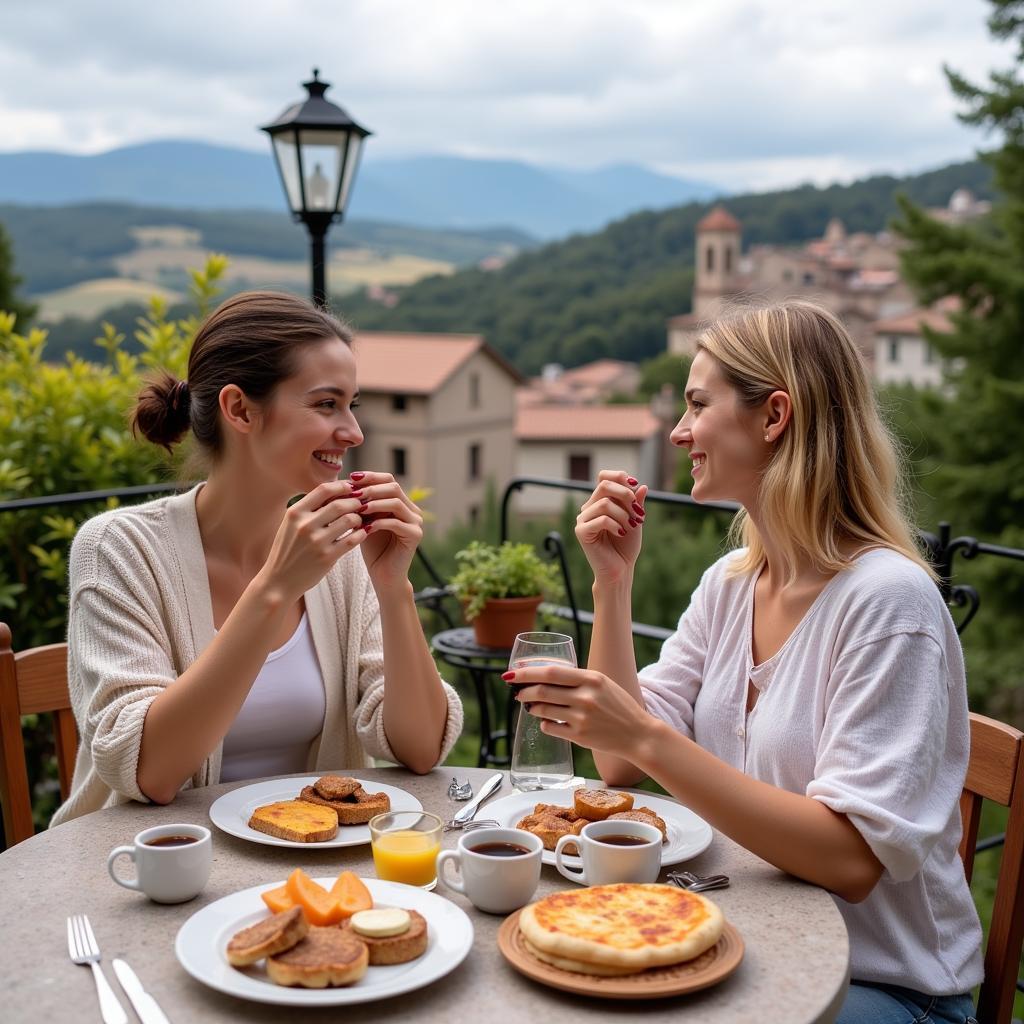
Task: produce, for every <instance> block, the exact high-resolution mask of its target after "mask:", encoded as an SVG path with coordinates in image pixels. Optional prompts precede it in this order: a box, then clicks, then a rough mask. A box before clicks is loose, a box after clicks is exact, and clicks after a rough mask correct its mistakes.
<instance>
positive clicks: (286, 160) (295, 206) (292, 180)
mask: <svg viewBox="0 0 1024 1024" xmlns="http://www.w3.org/2000/svg"><path fill="white" fill-rule="evenodd" d="M273 140H274V155H275V156H276V157H277V166H278V168H279V169H280V171H281V180H282V181H283V182H284V189H285V192H286V193H287V195H288V205H289V206H290V207H291V209H292V213H302V191H301V189H300V187H299V149H298V146H296V145H295V136H294V135H291V134H288V135H285V134H283V133H282V134H280V135H274V136H273Z"/></svg>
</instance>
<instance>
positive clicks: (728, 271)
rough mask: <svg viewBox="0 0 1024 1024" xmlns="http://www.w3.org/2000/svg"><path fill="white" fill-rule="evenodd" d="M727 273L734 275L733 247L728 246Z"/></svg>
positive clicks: (726, 251)
mask: <svg viewBox="0 0 1024 1024" xmlns="http://www.w3.org/2000/svg"><path fill="white" fill-rule="evenodd" d="M725 272H726V273H727V274H731V273H732V246H731V245H727V246H726V247H725Z"/></svg>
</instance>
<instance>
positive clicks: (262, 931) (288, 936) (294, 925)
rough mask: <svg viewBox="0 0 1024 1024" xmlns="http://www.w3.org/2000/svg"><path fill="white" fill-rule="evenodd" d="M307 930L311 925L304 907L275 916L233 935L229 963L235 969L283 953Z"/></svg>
mask: <svg viewBox="0 0 1024 1024" xmlns="http://www.w3.org/2000/svg"><path fill="white" fill-rule="evenodd" d="M308 931H309V922H307V921H306V918H305V915H304V914H303V913H302V908H301V907H292V908H291V909H290V910H285V911H283V912H282V913H280V914H274V916H273V917H268V918H266V919H264V920H263V921H257V922H256V923H255V924H254V925H250V926H249V927H248V928H243V929H242V930H241V931H240V932H238V933H237V934H235V935H233V936H232V938H231V941H230V942H229V943H228V948H227V958H228V963H229V964H231V965H232V966H233V967H248V966H249V965H250V964H254V963H256V962H257V961H258V960H263V959H264V958H265V957H268V956H273V955H274V954H275V953H283V952H284V951H285V950H286V949H291V948H292V946H294V945H295V944H296V943H297V942H298V941H299V940H300V939H302V938H304V937H305V936H306V933H307V932H308Z"/></svg>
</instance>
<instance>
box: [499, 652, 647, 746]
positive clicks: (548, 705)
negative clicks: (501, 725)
mask: <svg viewBox="0 0 1024 1024" xmlns="http://www.w3.org/2000/svg"><path fill="white" fill-rule="evenodd" d="M501 678H502V679H504V680H505V682H507V683H510V684H512V685H514V686H515V687H517V688H518V689H519V692H518V694H517V695H516V699H517V700H518V701H520V703H521V704H522V705H523V710H524V711H527V712H529V713H530V714H531V715H534V716H535V717H537V718H540V719H542V720H543V721H542V722H541V731H542V732H545V733H547V735H549V736H559V737H562V738H563V739H567V740H570V741H572V742H573V743H576V744H578V745H579V746H581V747H589V748H590V749H591V750H599V751H602V752H603V753H607V754H613V755H615V756H616V757H622V758H625V759H627V760H629V757H630V748H631V745H632V743H633V742H634V741H635V740H636V739H637V738H638V737H639V736H642V735H643V734H644V732H645V729H646V726H647V723H648V722H649V721H650V719H651V717H652V716H651V715H650V714H649V713H648V712H647V710H646V709H645V708H644V706H643V705H642V704H640V703H639V702H638V701H637V700H636V699H635V698H634V697H633V696H632V695H631V694H629V693H627V692H626V690H624V689H623V688H622V687H621V686H619V685H617V684H616V683H615V682H614V681H613V680H611V679H609V678H608V676H606V675H605V674H604V673H603V672H594V671H592V670H590V669H584V668H572V667H570V666H568V665H545V666H543V667H539V668H517V669H513V670H510V671H508V672H506V673H505V674H504V675H503V676H502V677H501Z"/></svg>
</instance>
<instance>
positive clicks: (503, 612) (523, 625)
mask: <svg viewBox="0 0 1024 1024" xmlns="http://www.w3.org/2000/svg"><path fill="white" fill-rule="evenodd" d="M542 600H543V597H542V596H541V595H540V594H537V595H536V596H535V597H492V598H491V599H490V600H488V602H487V603H486V604H485V605H484V608H483V611H482V612H480V614H479V615H478V616H477V617H476V618H475V619H474V620H473V633H474V635H475V636H476V642H477V643H478V644H480V646H481V647H501V648H505V649H507V648H509V647H511V646H512V644H514V643H515V640H516V637H517V636H518V635H519V634H520V633H529V632H530V631H531V630H532V629H533V627H534V624H535V623H536V621H537V609H538V608H539V607H540V603H541V601H542Z"/></svg>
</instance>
